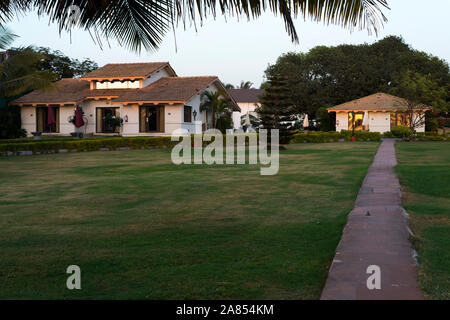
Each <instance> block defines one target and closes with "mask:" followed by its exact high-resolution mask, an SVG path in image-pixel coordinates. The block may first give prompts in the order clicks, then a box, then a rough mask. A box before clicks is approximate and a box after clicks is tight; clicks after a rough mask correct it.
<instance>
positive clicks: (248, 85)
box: [239, 81, 253, 89]
mask: <svg viewBox="0 0 450 320" xmlns="http://www.w3.org/2000/svg"><path fill="white" fill-rule="evenodd" d="M252 86H253V82H251V81H241V84H240V86H239V89H251V88H252Z"/></svg>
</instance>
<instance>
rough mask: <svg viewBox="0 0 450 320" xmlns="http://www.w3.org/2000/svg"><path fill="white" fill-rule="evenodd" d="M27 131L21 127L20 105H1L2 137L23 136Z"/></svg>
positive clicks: (0, 135) (0, 125)
mask: <svg viewBox="0 0 450 320" xmlns="http://www.w3.org/2000/svg"><path fill="white" fill-rule="evenodd" d="M25 136H26V131H25V130H24V129H22V128H21V117H20V108H19V107H16V106H14V107H0V139H12V138H21V137H25Z"/></svg>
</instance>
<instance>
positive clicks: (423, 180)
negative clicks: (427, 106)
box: [396, 142, 450, 299]
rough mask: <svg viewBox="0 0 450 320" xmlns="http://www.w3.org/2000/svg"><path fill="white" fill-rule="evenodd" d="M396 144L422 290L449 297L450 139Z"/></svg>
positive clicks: (399, 173) (431, 295)
mask: <svg viewBox="0 0 450 320" xmlns="http://www.w3.org/2000/svg"><path fill="white" fill-rule="evenodd" d="M396 148H397V157H398V160H399V165H398V166H397V168H396V171H397V173H398V175H399V179H400V182H401V184H402V185H403V186H405V192H404V199H403V204H404V206H405V208H406V210H407V211H408V212H409V213H410V214H411V216H412V227H413V231H414V232H415V234H416V238H415V240H414V244H415V246H416V249H417V251H418V254H419V262H420V266H419V281H420V284H421V286H422V290H423V291H424V293H425V295H426V296H427V298H430V299H450V143H446V142H426V143H397V144H396Z"/></svg>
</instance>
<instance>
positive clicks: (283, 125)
mask: <svg viewBox="0 0 450 320" xmlns="http://www.w3.org/2000/svg"><path fill="white" fill-rule="evenodd" d="M266 84H267V86H266V88H265V90H264V94H263V95H262V97H261V98H260V102H261V106H260V107H259V108H257V109H256V112H257V113H258V116H259V118H260V119H261V122H260V124H261V125H262V127H263V128H264V129H268V130H269V132H270V129H278V130H280V131H279V132H280V143H289V138H290V133H289V130H288V128H289V127H290V126H291V125H292V121H294V120H295V119H294V114H295V108H294V107H293V105H292V101H291V89H290V88H289V86H288V82H287V79H286V78H285V77H284V76H282V75H280V74H275V75H271V76H270V77H269V78H268V79H267V83H266Z"/></svg>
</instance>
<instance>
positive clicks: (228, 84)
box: [225, 83, 234, 90]
mask: <svg viewBox="0 0 450 320" xmlns="http://www.w3.org/2000/svg"><path fill="white" fill-rule="evenodd" d="M225 89H227V90H230V89H234V85H232V84H231V83H227V84H226V85H225Z"/></svg>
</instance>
